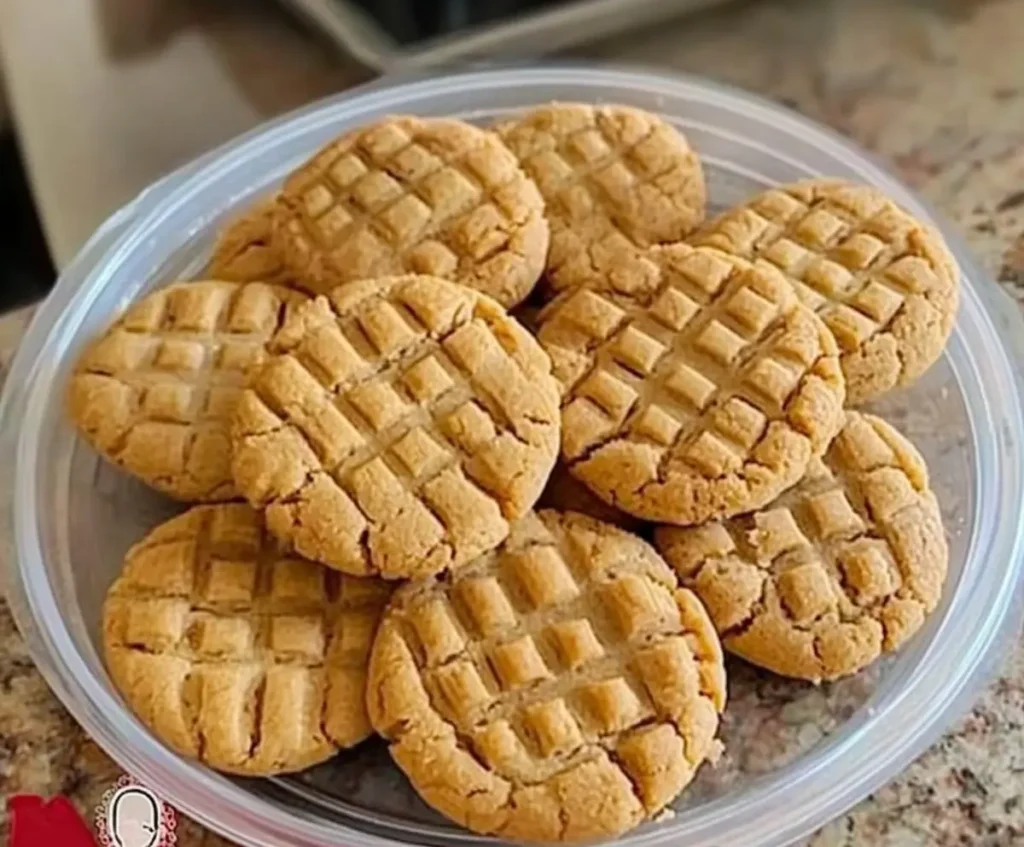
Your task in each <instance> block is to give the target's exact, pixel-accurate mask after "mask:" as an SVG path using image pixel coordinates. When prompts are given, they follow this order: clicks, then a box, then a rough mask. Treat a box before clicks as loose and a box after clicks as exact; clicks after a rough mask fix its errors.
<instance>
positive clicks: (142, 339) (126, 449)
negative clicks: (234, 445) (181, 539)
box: [68, 282, 307, 502]
mask: <svg viewBox="0 0 1024 847" xmlns="http://www.w3.org/2000/svg"><path fill="white" fill-rule="evenodd" d="M306 299H307V298H306V297H305V295H303V294H300V293H298V292H296V291H289V290H288V289H285V288H279V287H276V286H271V285H266V284H263V283H249V284H245V285H243V284H239V283H234V282H178V283H174V284H173V285H169V286H168V287H166V288H162V289H160V290H159V291H154V292H152V293H151V294H148V295H146V296H145V297H143V298H142V299H141V300H139V301H138V302H137V303H133V304H132V305H131V306H129V307H128V309H127V310H126V311H125V313H124V314H123V315H122V316H121V318H120V319H119V320H118V321H117V322H116V323H115V324H114V325H113V326H112V327H110V329H108V330H107V332H106V333H105V334H104V335H103V336H102V337H101V338H100V339H99V340H97V341H96V342H95V343H93V344H92V345H90V346H89V348H88V349H87V350H86V351H85V353H84V354H83V355H82V356H81V358H80V359H79V361H78V363H77V365H76V367H75V372H74V374H73V375H72V377H71V380H70V385H69V390H68V410H69V412H70V415H71V418H72V420H73V421H74V422H75V424H76V425H77V427H78V429H79V431H80V432H81V434H82V436H83V437H84V438H85V439H86V441H88V442H89V444H91V445H92V447H93V448H94V449H95V450H97V451H98V452H99V453H101V454H102V455H103V456H104V457H105V458H107V459H109V460H110V461H111V462H114V463H115V464H117V465H119V466H120V467H122V468H124V469H125V470H126V471H128V472H129V473H132V474H134V475H135V476H137V477H138V478H139V479H142V480H143V481H145V482H147V483H149V484H150V485H152V486H153V487H154V488H156V489H158V490H160V491H162V492H163V493H164V494H167V495H169V496H171V497H175V498H177V499H179V500H185V501H206V502H212V501H219V500H231V499H233V498H235V497H237V496H238V494H237V492H236V490H235V486H234V482H233V481H232V478H231V446H230V440H229V436H228V431H229V428H230V421H231V416H232V414H233V413H234V408H235V404H236V403H237V401H238V397H239V395H240V394H241V391H242V388H243V386H244V384H245V382H246V380H247V379H248V378H249V376H250V374H251V373H252V371H253V370H254V369H255V368H257V366H258V365H259V364H260V363H261V362H262V360H263V358H264V357H265V356H266V344H267V341H268V340H269V339H270V337H271V336H272V335H273V334H274V332H276V330H277V329H278V327H279V326H280V325H281V323H282V322H283V320H284V318H285V316H286V315H287V314H288V312H289V311H290V309H291V308H293V307H294V306H296V305H298V304H299V303H301V302H303V301H305V300H306Z"/></svg>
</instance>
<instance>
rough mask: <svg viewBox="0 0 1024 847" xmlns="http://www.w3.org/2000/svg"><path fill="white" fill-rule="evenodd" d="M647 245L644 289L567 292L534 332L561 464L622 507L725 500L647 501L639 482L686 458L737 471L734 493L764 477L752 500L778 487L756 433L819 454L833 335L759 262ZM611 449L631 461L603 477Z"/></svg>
mask: <svg viewBox="0 0 1024 847" xmlns="http://www.w3.org/2000/svg"><path fill="white" fill-rule="evenodd" d="M651 255H652V256H653V257H655V260H656V261H657V263H658V265H659V267H660V273H661V279H660V281H659V285H658V287H657V288H656V289H655V290H654V291H653V292H652V293H649V294H648V295H647V296H646V297H645V298H643V299H640V300H619V299H617V298H615V297H614V296H613V295H611V294H608V293H602V292H597V291H593V290H588V289H582V290H579V291H576V292H574V293H572V294H571V295H569V296H568V297H564V302H562V303H560V304H554V305H553V306H552V307H549V308H550V313H549V315H548V316H547V318H546V319H545V321H544V322H543V325H542V327H541V330H540V333H539V337H540V340H541V342H542V343H543V344H544V346H545V348H546V349H547V350H548V352H549V353H550V354H551V356H552V361H553V363H554V370H555V374H556V376H557V377H558V378H559V379H560V380H561V381H562V383H563V386H565V389H566V390H565V397H564V399H563V413H562V426H563V433H562V453H563V455H564V456H565V458H566V460H567V461H568V463H569V467H570V469H571V470H573V472H574V473H576V474H577V475H580V476H581V478H582V479H584V481H585V482H587V483H588V485H591V487H592V488H594V490H595V491H597V492H598V493H599V494H602V496H604V497H606V498H608V499H610V500H611V501H612V502H613V503H615V504H617V505H621V506H622V507H623V508H626V510H627V511H631V512H634V513H635V514H638V515H640V516H644V517H650V518H654V519H658V518H661V519H663V520H669V521H672V522H676V521H679V520H681V519H683V518H686V520H687V522H690V521H693V520H701V519H703V518H706V517H709V516H710V512H712V511H713V510H714V508H720V509H721V510H722V511H725V510H726V509H727V508H729V504H726V503H723V504H722V505H721V506H719V507H712V508H711V509H708V506H707V505H706V504H708V503H710V501H711V500H713V499H714V497H711V498H708V499H707V500H706V501H705V505H700V504H698V506H697V508H700V509H707V510H708V512H709V513H708V514H705V515H704V516H703V518H702V517H699V516H698V517H692V516H689V517H687V516H686V515H685V514H684V513H685V512H686V511H687V510H688V509H689V508H690V504H689V503H688V502H687V499H688V498H687V497H684V496H682V494H681V495H680V497H678V498H676V499H677V501H678V502H677V503H676V504H675V506H678V514H677V513H675V512H674V511H673V509H674V508H675V506H674V505H673V504H672V503H665V504H664V505H657V504H655V503H653V502H651V503H646V504H645V503H644V493H643V490H642V489H643V488H644V487H645V486H653V487H657V485H658V484H659V483H661V482H664V481H665V480H666V479H668V478H669V477H672V476H673V475H676V474H678V473H679V472H680V469H686V468H689V470H688V471H686V473H688V474H690V475H691V476H695V477H697V476H699V477H702V478H704V479H706V480H707V485H708V486H713V485H714V484H715V480H719V479H723V478H728V477H730V476H733V477H736V478H745V481H742V482H741V483H739V485H738V486H737V488H742V490H739V491H738V492H737V493H735V494H734V495H732V496H734V497H736V498H742V497H743V496H746V495H745V494H744V492H748V493H749V492H751V491H752V490H753V489H754V488H756V487H758V486H760V487H761V488H763V489H764V490H762V491H756V492H754V493H753V494H750V495H749V496H751V497H752V498H753V499H752V500H751V501H750V502H754V500H756V499H758V498H760V499H763V498H764V496H765V492H771V491H772V490H773V488H779V490H781V487H784V483H783V482H782V477H783V476H784V474H785V473H787V472H785V471H784V470H783V469H780V460H779V459H778V457H775V456H774V455H773V453H774V452H775V448H774V447H772V448H771V449H766V448H765V444H766V442H771V441H773V440H775V439H778V438H779V437H780V436H779V428H780V427H781V428H783V429H784V430H787V431H788V433H787V436H788V440H790V441H793V440H794V438H793V436H795V440H797V441H801V442H806V443H805V444H804V448H803V449H802V450H801V452H802V453H803V454H804V459H803V461H804V462H806V460H807V458H809V456H810V455H811V453H812V452H817V453H820V452H821V451H822V450H823V449H824V447H825V445H826V444H827V443H828V440H829V439H830V438H831V436H832V434H833V433H834V432H835V431H836V429H837V428H838V425H839V420H840V410H841V404H842V381H841V379H840V377H839V375H838V361H837V359H836V351H835V349H834V346H835V345H834V342H833V341H832V340H831V338H830V337H828V333H827V332H826V331H825V328H824V327H823V326H821V325H820V323H819V322H818V320H817V319H816V318H815V317H814V316H813V314H812V313H811V312H810V311H809V310H807V309H806V308H805V307H802V306H799V305H797V304H795V303H794V301H793V297H792V293H791V289H790V287H789V285H788V283H787V282H786V281H785V280H784V279H783V278H782V277H781V275H779V274H778V273H777V272H775V271H774V270H772V269H771V268H770V267H766V266H763V265H756V264H755V265H750V264H748V263H746V262H744V261H742V260H739V259H735V258H733V257H731V256H728V255H727V254H724V253H721V252H719V251H717V250H713V249H710V248H691V247H689V246H687V245H683V244H680V245H672V246H670V247H665V248H654V250H652V253H651ZM807 444H809V447H808V446H807ZM615 451H618V455H622V456H625V455H626V453H627V452H628V453H630V454H632V455H635V456H636V457H637V459H636V460H635V462H633V463H632V464H633V465H634V467H638V468H641V472H640V473H634V474H633V475H632V476H630V475H628V474H626V475H620V478H619V479H617V480H616V479H613V478H609V467H610V466H609V467H604V466H601V467H599V465H600V463H601V461H602V459H601V457H602V455H606V454H609V453H612V452H615ZM797 458H798V457H797ZM619 464H622V463H619ZM589 467H593V472H591V471H590V470H588V468H589ZM799 471H800V469H797V473H799ZM788 473H790V474H791V471H790V472H788ZM792 481H795V479H794V480H792ZM693 496H697V495H693ZM744 505H745V503H744V502H737V503H734V504H732V506H731V508H732V511H733V512H735V511H742V510H743V506H744ZM751 507H752V506H751ZM645 512H647V514H645Z"/></svg>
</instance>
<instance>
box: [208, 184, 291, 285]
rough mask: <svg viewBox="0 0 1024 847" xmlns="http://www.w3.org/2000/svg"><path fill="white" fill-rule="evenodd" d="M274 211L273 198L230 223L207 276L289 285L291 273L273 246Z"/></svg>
mask: <svg viewBox="0 0 1024 847" xmlns="http://www.w3.org/2000/svg"><path fill="white" fill-rule="evenodd" d="M277 208H278V207H277V203H276V202H275V200H274V199H270V200H263V201H261V202H259V203H257V204H256V205H255V206H253V207H252V208H251V209H249V210H248V211H247V212H245V213H244V214H243V215H241V216H240V217H238V218H236V219H235V220H233V221H232V222H231V223H229V224H228V225H227V226H226V227H225V228H224V230H223V231H222V232H221V233H220V235H219V236H218V237H217V243H216V244H215V245H214V248H213V257H212V258H211V259H210V266H209V268H207V270H206V276H208V277H209V278H210V279H226V280H230V281H233V282H269V283H273V284H275V285H289V284H290V283H291V274H289V272H288V269H287V268H286V267H285V265H284V261H283V260H282V258H281V251H280V250H279V249H278V248H277V246H276V245H275V244H274V216H275V214H276V213H277V211H276V210H277Z"/></svg>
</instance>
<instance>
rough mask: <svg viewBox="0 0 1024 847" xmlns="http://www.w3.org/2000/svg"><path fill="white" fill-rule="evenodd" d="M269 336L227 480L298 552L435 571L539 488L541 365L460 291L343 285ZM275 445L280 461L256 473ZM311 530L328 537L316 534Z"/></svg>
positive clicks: (549, 393)
mask: <svg viewBox="0 0 1024 847" xmlns="http://www.w3.org/2000/svg"><path fill="white" fill-rule="evenodd" d="M276 343H277V345H278V348H279V350H280V351H281V353H282V354H281V355H280V356H278V357H276V358H275V359H273V360H272V361H271V362H270V363H269V364H268V366H267V367H266V368H265V369H264V371H263V372H262V373H261V375H260V377H259V378H258V379H257V380H256V381H255V382H254V384H253V389H252V391H251V392H247V396H246V398H245V399H244V400H243V403H242V410H241V414H240V418H239V421H238V423H237V426H236V429H237V433H236V436H237V437H236V456H235V466H236V476H237V477H238V478H239V486H240V487H241V488H242V490H243V492H244V493H245V494H246V496H247V497H249V499H250V500H251V501H253V502H254V503H257V504H260V505H266V506H267V507H268V510H267V515H268V521H269V524H270V526H271V528H272V529H273V530H274V531H275V532H276V533H277V534H278V535H279V536H281V537H283V538H284V539H285V540H287V541H289V542H290V543H294V544H295V545H296V546H297V548H298V549H299V551H300V552H303V553H304V555H308V556H310V557H312V558H316V559H318V560H320V561H324V562H326V563H328V564H332V565H334V566H336V567H339V568H341V569H343V570H347V571H350V572H353V573H369V572H379V573H381V574H383V575H385V576H391V577H395V576H409V575H412V574H415V573H423V574H425V573H434V572H436V571H438V570H441V569H442V568H444V567H448V566H453V565H458V564H461V563H463V562H465V561H468V560H469V559H471V558H473V557H474V556H476V555H478V554H480V553H482V552H484V551H485V550H487V549H490V548H492V547H493V546H495V545H496V544H498V543H499V542H500V541H501V540H502V539H503V538H504V537H505V534H506V533H507V530H508V524H507V522H506V518H515V517H518V516H519V515H521V514H523V513H524V512H525V511H526V510H527V509H529V508H530V507H531V506H532V505H533V503H534V502H535V500H536V498H537V497H538V496H539V495H540V490H541V488H542V487H543V483H544V480H545V479H546V478H547V475H548V473H549V472H550V468H551V466H552V465H553V463H554V459H555V455H556V453H557V439H558V422H557V418H558V414H557V396H556V390H555V386H554V383H553V381H552V380H551V377H550V375H549V373H548V364H547V361H546V359H545V358H544V356H543V353H542V352H541V351H540V349H539V347H537V346H536V342H535V341H534V340H533V339H532V338H531V337H530V336H529V335H528V334H527V333H526V331H525V330H523V329H522V328H521V327H519V326H518V325H517V324H515V322H514V321H512V320H511V319H509V318H507V317H506V316H505V315H504V313H503V312H502V311H501V310H500V309H499V308H498V307H497V306H496V305H494V304H491V303H490V302H489V301H485V300H484V299H483V298H480V297H479V296H478V295H476V294H474V293H473V292H472V291H470V290H469V289H466V288H462V287H461V286H456V285H453V284H451V283H447V282H444V281H442V280H437V279H434V278H428V277H399V278H391V279H390V280H377V281H367V282H365V283H355V284H351V285H348V286H343V287H342V288H339V289H337V290H336V291H335V292H334V293H333V294H332V298H331V300H330V301H328V300H327V299H326V298H320V299H319V300H317V301H316V303H314V304H312V306H311V308H310V309H308V310H307V311H306V312H305V313H304V314H303V315H301V316H300V319H299V320H298V321H297V322H296V327H295V332H294V333H293V332H292V331H291V330H290V329H289V328H288V327H285V329H284V330H283V331H282V333H281V334H280V335H279V337H278V339H277V342H276ZM278 448H280V450H281V451H283V452H280V451H279V456H280V457H281V458H280V461H283V462H286V463H289V466H287V467H278V469H277V471H273V472H271V473H268V472H267V468H269V467H272V466H273V465H274V462H275V461H278V458H277V457H275V456H274V455H272V454H274V452H275V451H276V450H278ZM292 463H293V464H292ZM250 471H251V472H250ZM321 509H323V510H327V512H328V513H324V512H321V511H320V510H321ZM318 521H319V522H321V523H319V524H318V523H317V522H318ZM324 523H327V524H330V525H331V526H336V527H337V532H336V533H333V534H331V536H330V538H327V537H326V536H325V535H321V536H320V537H314V533H315V531H316V529H317V528H318V527H319V526H322V525H323V524H324Z"/></svg>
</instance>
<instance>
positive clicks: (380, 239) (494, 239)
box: [278, 117, 549, 307]
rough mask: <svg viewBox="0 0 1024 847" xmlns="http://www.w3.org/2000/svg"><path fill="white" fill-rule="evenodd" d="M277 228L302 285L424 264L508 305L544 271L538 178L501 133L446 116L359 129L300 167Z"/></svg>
mask: <svg viewBox="0 0 1024 847" xmlns="http://www.w3.org/2000/svg"><path fill="white" fill-rule="evenodd" d="M280 204H281V215H280V217H279V219H278V226H279V229H278V233H279V236H280V237H279V239H278V243H280V245H281V247H282V250H283V256H284V260H285V263H286V264H287V265H288V267H289V269H290V270H291V273H292V276H293V278H294V279H295V280H296V283H297V284H298V285H300V286H302V287H305V288H308V289H309V290H310V291H312V292H314V293H317V294H323V293H326V292H328V291H330V290H331V289H332V288H334V287H335V286H337V285H339V284H340V283H343V282H350V281H352V280H356V279H363V278H370V277H380V276H387V275H390V274H404V273H423V274H432V275H434V276H440V277H445V278H448V279H454V280H456V281H458V282H461V283H463V284H464V285H468V286H470V287H472V288H475V289H477V290H478V291H482V292H483V293H485V294H488V295H490V296H491V297H493V298H494V299H495V300H497V301H498V302H499V303H501V304H502V305H503V306H506V307H511V306H513V305H515V304H516V303H518V302H519V301H520V300H522V299H523V298H525V297H526V295H527V294H529V292H530V290H531V289H532V288H533V286H534V284H535V283H536V282H537V279H538V277H539V276H540V274H541V272H542V271H543V270H544V260H545V257H546V255H547V250H548V239H549V232H548V223H547V220H545V218H544V215H543V211H544V201H543V200H542V199H541V197H540V194H539V193H538V191H537V187H536V186H535V185H534V184H533V181H532V180H531V179H529V177H527V176H526V174H525V173H524V172H523V170H522V168H520V167H519V163H518V162H517V161H516V158H515V156H513V155H512V154H511V153H510V152H509V150H508V149H507V148H506V147H505V145H504V144H502V143H501V140H500V139H499V138H498V137H497V136H496V135H494V134H493V133H490V132H486V131H485V130H482V129H478V128H477V127H474V126H471V125H470V124H466V123H463V122H461V121H456V120H448V119H442V118H406V117H403V118H397V117H396V118H388V119H385V120H383V121H381V122H380V123H376V124H373V125H372V126H369V127H364V128H362V129H358V130H353V131H352V132H349V133H346V134H345V135H343V136H341V138H339V139H337V140H336V141H333V142H331V143H330V144H329V145H327V147H325V148H324V149H323V150H321V151H320V152H319V153H317V155H316V156H314V157H313V159H311V160H310V161H309V163H308V164H306V165H304V166H303V167H301V168H300V169H299V170H298V171H296V172H295V173H294V174H292V176H291V177H289V178H288V180H287V181H286V182H285V184H284V188H283V190H282V192H281V199H280Z"/></svg>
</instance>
